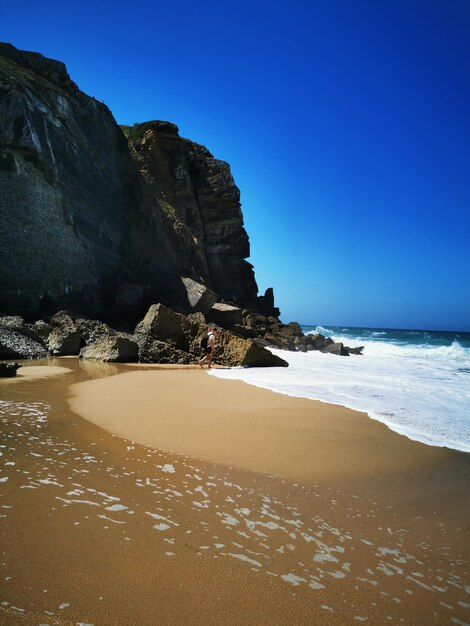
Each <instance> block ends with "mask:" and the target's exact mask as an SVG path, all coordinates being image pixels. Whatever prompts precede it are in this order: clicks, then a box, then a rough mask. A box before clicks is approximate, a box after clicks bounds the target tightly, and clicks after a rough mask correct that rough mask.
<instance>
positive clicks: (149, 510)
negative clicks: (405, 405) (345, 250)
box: [0, 357, 469, 626]
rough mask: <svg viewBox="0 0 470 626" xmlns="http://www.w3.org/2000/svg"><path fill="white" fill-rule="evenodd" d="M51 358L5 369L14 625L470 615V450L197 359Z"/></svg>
mask: <svg viewBox="0 0 470 626" xmlns="http://www.w3.org/2000/svg"><path fill="white" fill-rule="evenodd" d="M47 363H48V365H47V366H45V367H44V366H43V365H37V364H36V365H34V366H32V367H30V366H26V367H23V368H21V370H20V371H19V372H18V377H17V378H16V379H11V380H8V381H2V382H0V387H1V395H2V403H1V404H0V410H1V412H2V414H1V420H0V427H1V429H2V437H1V439H2V441H4V442H6V445H5V447H3V448H1V451H2V457H1V465H2V472H1V473H0V480H2V490H1V495H0V511H1V516H0V529H1V533H2V552H3V554H2V562H1V565H0V569H1V570H2V572H1V573H2V575H1V577H0V579H1V582H0V587H1V596H2V602H1V604H0V612H1V617H0V621H1V622H2V624H6V625H7V624H28V625H29V624H31V625H33V624H34V625H37V624H51V625H52V624H59V623H60V624H77V623H85V624H94V625H95V626H109V625H110V624H116V625H117V624H155V623H158V624H162V625H170V624H175V623H177V624H183V623H185V624H201V625H202V624H241V623H243V624H250V625H253V626H254V625H255V624H275V625H279V626H280V625H281V624H283V625H284V624H320V625H321V624H324V625H330V624H333V623H334V624H340V625H341V624H352V623H354V624H355V623H372V624H386V623H391V624H399V623H404V624H413V625H416V626H420V625H423V626H425V625H426V626H428V625H437V624H443V623H457V624H458V623H465V622H467V621H468V604H469V593H468V592H469V589H468V586H466V585H468V562H467V558H468V552H469V551H468V548H469V546H468V533H467V532H466V528H465V524H466V523H467V520H468V516H469V510H468V498H467V497H466V496H467V495H468V479H469V475H468V474H469V464H468V456H467V455H464V454H459V453H455V452H452V451H448V450H444V449H437V448H428V447H426V446H424V445H422V444H419V443H416V442H412V441H409V440H407V439H405V438H404V437H400V436H399V435H397V434H395V433H392V432H391V431H389V430H388V429H387V428H386V427H385V426H384V425H382V424H379V423H377V422H373V421H372V420H369V419H368V418H367V417H366V416H365V415H363V414H360V413H355V412H353V411H349V410H346V409H342V408H340V407H335V406H329V405H325V404H323V403H319V402H311V401H306V400H298V401H297V400H295V399H293V398H288V397H284V396H280V395H277V394H273V393H270V392H267V391H264V390H261V389H256V388H251V387H248V386H247V385H244V384H243V383H236V382H225V381H220V380H217V379H214V378H213V377H210V376H207V375H206V374H205V373H203V372H201V371H200V370H198V369H197V370H196V369H194V370H185V371H181V369H180V370H179V371H171V370H163V371H162V370H161V369H157V366H152V368H151V369H146V366H143V365H135V366H124V365H119V364H106V363H98V362H95V361H85V360H78V359H76V358H73V357H72V358H61V359H51V360H49V361H48V362H47ZM136 368H139V373H137V372H136ZM28 371H29V372H31V373H30V374H29V373H28ZM48 375H49V376H48ZM38 376H46V377H45V378H41V379H38ZM47 376H48V377H47ZM90 378H93V379H94V380H90ZM182 378H184V389H185V394H184V396H183V394H182V391H183V387H182ZM136 382H137V383H138V384H139V385H140V386H139V387H138V388H137V387H136V386H135V383H136ZM75 383H79V384H75ZM71 385H73V386H71ZM70 397H72V402H73V405H74V406H75V407H76V408H77V409H78V407H79V406H81V408H80V409H79V410H80V411H83V412H86V413H88V414H89V415H90V417H92V416H93V419H95V420H96V421H97V422H99V423H101V425H102V426H105V427H106V428H108V429H109V430H110V431H113V430H114V429H115V428H116V427H119V425H120V424H122V425H125V426H126V428H130V431H129V432H128V436H129V437H130V438H131V439H128V440H125V439H121V438H119V437H115V436H114V437H113V436H112V435H111V434H109V433H108V432H106V431H104V430H102V429H101V428H99V427H98V426H96V425H93V424H92V423H90V422H88V421H86V420H84V419H82V418H80V417H78V416H77V414H75V413H73V412H72V411H71V410H70V408H69V406H68V402H67V399H68V398H70ZM208 397H212V398H213V402H212V404H209V405H208V404H207V398H208ZM123 398H125V399H126V400H127V402H128V404H127V405H124V404H122V403H121V400H122V399H123ZM132 398H135V402H133V401H132ZM184 398H186V401H187V409H186V411H185V412H183V413H182V412H181V406H182V402H183V401H184ZM99 399H101V400H102V404H101V405H100V403H98V404H95V401H96V400H99ZM113 403H114V404H113ZM195 406H196V407H203V406H204V407H205V409H204V411H203V410H195V408H194V407H195ZM207 407H210V410H208V409H207ZM225 407H231V408H230V410H229V411H227V410H226V408H225ZM104 408H105V409H106V411H107V413H104V412H103V409H104ZM267 416H269V417H267ZM201 420H202V422H201ZM199 423H202V425H203V427H204V428H202V429H201V430H200V429H198V428H197V425H198V424H199ZM145 424H146V427H147V428H148V429H150V428H153V433H154V435H153V436H154V439H153V441H152V443H154V444H155V445H156V446H157V447H156V448H155V447H144V446H141V445H140V444H137V443H136V442H135V441H133V440H132V439H133V438H134V437H135V436H136V431H134V434H133V433H132V432H131V431H132V429H133V428H134V427H135V428H140V427H144V426H145ZM185 429H186V431H187V432H186V433H185ZM149 432H150V431H149ZM172 432H173V434H174V435H175V439H174V442H175V446H179V445H180V443H181V444H183V445H184V442H185V441H188V442H189V444H190V445H191V446H193V447H192V449H191V456H183V455H179V454H176V453H175V452H174V451H173V452H171V451H164V450H162V449H158V448H163V447H167V446H170V445H172V444H171V442H170V441H168V440H165V439H166V437H167V435H171V433H172ZM226 432H232V433H233V434H234V435H236V436H234V437H228V438H227V437H224V433H226ZM165 433H167V434H165ZM263 433H264V434H263ZM267 437H269V438H270V439H269V445H266V442H267V441H268V439H267ZM219 438H222V440H223V441H225V442H226V444H227V447H225V448H223V449H220V450H219V449H216V448H217V446H216V442H217V441H218V439H219ZM276 442H277V443H276ZM285 442H287V444H288V447H289V449H288V450H286V454H283V449H284V444H285ZM289 442H290V443H289ZM211 445H212V446H215V447H214V448H213V450H212V451H211ZM291 445H295V446H296V448H297V453H296V454H292V453H291V449H290V446H291ZM246 448H248V449H249V451H250V454H249V455H248V456H245V449H246ZM178 450H179V451H180V452H181V451H184V448H176V452H177V451H178ZM185 453H186V454H188V451H187V450H186V452H185ZM213 454H216V455H217V456H215V457H213ZM192 455H195V456H192ZM198 456H204V457H205V460H202V459H201V458H195V457H198ZM215 458H217V460H218V462H217V463H214V459H215ZM274 471H275V472H276V474H274V473H273V472H274ZM452 620H454V621H452ZM458 620H460V622H459V621H458Z"/></svg>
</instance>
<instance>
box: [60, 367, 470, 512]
mask: <svg viewBox="0 0 470 626" xmlns="http://www.w3.org/2000/svg"><path fill="white" fill-rule="evenodd" d="M132 370H133V371H132ZM157 372H158V378H156V375H157ZM69 391H70V395H69V397H68V402H69V405H70V407H71V408H72V410H73V411H74V412H75V413H77V414H78V415H80V416H81V417H83V418H85V419H87V420H89V421H91V422H93V423H94V424H96V425H97V426H99V427H101V428H104V429H105V430H107V431H108V432H111V433H112V434H115V435H118V436H120V437H123V438H124V439H127V440H129V441H132V442H139V443H141V444H144V445H147V446H150V447H153V448H156V449H159V450H167V451H171V452H174V453H176V454H181V455H186V456H190V457H193V458H198V459H203V460H206V461H209V462H215V463H221V464H223V465H225V466H229V467H238V468H240V469H246V470H251V471H257V472H262V473H265V474H268V475H277V476H280V477H281V478H285V479H289V480H294V481H295V480H297V481H299V480H300V481H303V482H305V483H309V484H312V483H317V482H319V481H328V482H330V483H335V484H346V483H348V484H354V485H355V488H356V490H368V491H369V492H371V493H372V492H373V493H377V494H380V492H381V491H383V489H388V490H389V491H390V490H391V493H394V494H395V499H396V501H397V502H398V501H399V500H407V499H408V498H407V496H406V497H405V498H401V494H400V492H399V491H398V490H397V489H396V488H393V485H392V484H391V483H393V481H394V480H398V479H399V477H401V478H400V481H401V482H403V481H407V482H408V483H409V486H408V490H411V489H413V490H414V492H415V493H417V492H418V491H421V492H424V491H426V492H427V493H428V494H429V496H431V495H433V497H437V498H439V497H440V489H439V481H438V482H437V483H434V484H431V483H430V481H429V480H428V476H429V474H430V473H433V472H436V473H437V472H440V471H441V469H440V468H446V470H445V471H446V472H450V474H451V475H452V476H453V478H452V482H453V484H454V485H460V487H461V488H462V487H463V486H464V485H465V484H466V482H465V481H466V480H468V481H469V483H468V484H470V463H469V461H470V457H468V455H467V454H466V453H464V452H459V451H456V450H452V449H448V448H438V447H431V446H428V445H426V444H423V443H420V442H416V441H414V440H411V439H408V438H407V437H405V436H403V435H401V434H398V433H396V432H394V431H393V430H391V429H390V428H389V427H388V426H387V425H385V424H383V423H382V422H380V421H378V420H374V419H373V418H371V417H369V415H368V414H367V413H362V412H358V411H354V410H352V409H349V408H347V407H343V406H341V405H335V404H329V403H325V402H321V401H316V400H311V399H307V398H296V397H292V396H287V395H284V394H280V393H276V392H273V391H270V390H267V389H263V388H259V387H256V386H253V385H250V384H247V383H245V382H241V381H232V380H230V381H226V380H222V379H220V378H217V377H216V376H209V375H207V371H204V372H202V371H200V369H199V368H192V367H185V368H183V369H179V371H175V368H167V367H165V366H158V367H155V366H151V367H148V366H135V365H134V366H133V367H132V368H131V371H125V372H122V373H119V374H117V375H116V376H113V377H109V378H100V379H99V380H98V379H95V380H89V381H86V382H83V383H79V384H78V385H73V386H72V387H71V388H70V390H69ZM143 399H145V400H144V401H141V400H143ZM130 415H132V419H129V417H128V416H130ZM408 490H407V493H408ZM450 491H451V493H450V494H448V496H447V497H446V498H445V500H446V503H447V506H448V505H449V502H450V500H451V499H452V497H453V492H454V490H452V489H451V490H450ZM456 491H457V492H458V489H457V490H456ZM454 497H455V502H454V503H453V508H455V509H456V510H458V509H459V508H460V506H461V505H460V503H459V501H458V500H459V498H458V495H457V494H455V496H454ZM469 513H470V510H469Z"/></svg>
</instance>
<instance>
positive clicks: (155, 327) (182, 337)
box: [135, 304, 197, 352]
mask: <svg viewBox="0 0 470 626" xmlns="http://www.w3.org/2000/svg"><path fill="white" fill-rule="evenodd" d="M195 330H197V323H195V322H194V321H191V320H189V319H188V318H186V317H185V316H184V315H181V314H180V313H176V312H175V311H173V310H172V309H170V308H169V307H167V306H165V305H164V304H152V306H151V307H150V308H149V310H148V311H147V314H146V316H145V317H144V319H143V320H142V321H141V322H139V324H137V326H136V328H135V334H136V335H138V334H142V335H151V336H152V337H153V338H154V339H159V340H160V341H163V342H165V343H167V342H168V341H171V342H172V344H173V345H174V347H175V348H177V349H179V350H182V351H183V352H188V351H189V349H190V345H191V341H192V339H193V332H194V331H195Z"/></svg>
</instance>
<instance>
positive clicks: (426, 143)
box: [0, 0, 470, 330]
mask: <svg viewBox="0 0 470 626" xmlns="http://www.w3.org/2000/svg"><path fill="white" fill-rule="evenodd" d="M0 39H1V40H3V41H9V42H11V43H13V45H15V46H16V47H18V48H21V49H27V50H35V51H39V52H41V53H43V54H44V55H46V56H49V57H52V58H57V59H60V60H62V61H64V62H65V63H66V65H67V67H68V70H69V73H70V75H71V77H72V79H73V80H74V81H75V82H76V83H77V84H78V85H79V86H80V88H81V89H82V90H83V91H85V92H86V93H88V94H90V95H94V96H95V97H97V98H98V99H100V100H104V101H105V102H106V103H107V104H108V106H109V107H110V108H111V110H112V111H113V113H114V116H115V117H116V119H117V121H118V122H119V123H125V124H132V123H134V122H137V121H138V122H142V121H145V120H149V119H162V120H170V121H172V122H174V123H176V124H177V125H178V126H179V128H180V133H181V134H182V135H183V136H186V137H188V138H190V139H192V140H194V141H198V142H200V143H202V144H204V145H206V146H207V147H208V148H209V150H211V152H212V153H213V154H214V155H215V156H216V157H218V158H221V159H224V160H226V161H228V162H229V163H230V164H231V167H232V172H233V174H234V177H235V181H236V183H237V184H238V186H239V187H240V189H241V199H242V209H243V213H244V217H245V226H246V229H247V231H248V234H249V236H250V240H251V252H252V256H251V258H250V261H251V262H252V263H253V264H254V266H255V272H256V278H257V282H258V285H259V288H260V292H264V289H265V288H266V287H269V286H273V287H274V291H275V296H276V301H277V304H278V306H279V307H280V308H281V313H282V316H281V317H282V319H283V321H286V322H287V321H290V320H292V319H295V320H298V321H300V322H302V323H315V324H316V323H322V324H340V325H341V324H344V325H355V326H376V327H378V326H385V327H395V328H397V327H401V328H404V327H407V328H439V329H459V330H470V2H469V1H468V0H439V1H433V0H420V1H417V0H350V1H346V0H311V1H295V0H293V1H292V2H291V3H287V2H285V0H284V1H283V2H277V1H272V0H270V1H267V0H266V1H257V0H251V1H248V0H246V1H245V0H233V1H230V2H229V1H224V0H219V1H204V0H200V1H198V2H194V1H191V0H184V1H178V0H167V1H165V2H163V1H158V0H155V1H153V2H151V1H141V2H139V1H134V2H119V1H118V0H117V1H114V2H110V1H106V0H105V1H101V0H100V1H97V0H95V1H94V2H90V1H89V0H82V1H81V2H68V1H62V0H34V1H32V0H23V1H22V2H12V1H11V0H0Z"/></svg>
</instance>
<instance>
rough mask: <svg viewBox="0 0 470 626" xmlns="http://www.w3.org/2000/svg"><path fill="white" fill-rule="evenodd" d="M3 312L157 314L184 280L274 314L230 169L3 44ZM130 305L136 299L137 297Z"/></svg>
mask: <svg viewBox="0 0 470 626" xmlns="http://www.w3.org/2000/svg"><path fill="white" fill-rule="evenodd" d="M0 211H1V220H0V311H2V312H3V313H6V314H10V313H11V314H16V315H22V316H24V317H25V318H29V319H32V318H35V319H36V318H38V317H40V316H42V315H48V314H50V313H53V312H55V311H56V310H58V309H61V308H72V309H77V310H80V311H82V312H83V313H86V314H88V315H93V316H96V317H104V318H110V317H111V318H112V316H113V315H119V313H120V312H121V313H122V310H123V309H122V306H121V308H119V307H120V304H121V305H122V303H123V302H124V303H126V302H127V303H128V302H131V304H135V305H136V306H137V308H138V309H140V312H141V311H142V310H145V307H146V306H148V305H149V304H150V303H154V302H162V303H165V304H168V305H170V306H172V307H173V308H175V309H177V310H181V311H182V312H184V309H185V306H186V302H187V301H186V300H185V294H184V293H182V290H181V284H182V283H181V280H180V279H181V277H189V278H192V279H194V280H196V281H198V282H200V283H203V284H204V285H206V286H207V287H208V288H210V289H211V290H212V291H214V292H216V294H217V295H218V299H219V301H220V302H224V301H225V302H231V303H234V304H235V305H237V306H239V307H243V308H249V309H252V310H253V311H255V312H263V313H264V314H266V315H272V314H276V313H278V311H277V310H276V309H274V302H273V298H272V291H268V292H267V294H266V295H265V296H263V297H260V298H258V296H257V291H258V289H257V285H256V281H255V278H254V272H253V268H252V266H251V264H250V263H248V262H247V261H246V258H247V257H248V256H249V254H250V248H249V240H248V236H247V233H246V231H245V229H244V227H243V216H242V213H241V208H240V192H239V190H238V188H237V186H236V185H235V182H234V180H233V177H232V175H231V172H230V167H229V165H228V164H227V163H225V162H223V161H219V160H217V159H215V158H214V157H213V156H212V155H211V154H210V152H209V151H208V150H207V149H206V148H205V147H203V146H201V145H199V144H196V143H193V142H191V141H189V140H187V139H183V138H181V137H180V136H179V133H178V128H177V127H176V126H175V125H173V124H170V123H168V122H160V121H152V122H146V123H144V124H136V125H134V126H132V127H123V128H122V129H121V128H120V127H119V126H118V124H117V123H116V121H115V120H114V118H113V116H112V114H111V112H110V110H109V109H108V108H107V107H106V105H104V104H103V103H101V102H99V101H97V100H96V99H95V98H93V97H90V96H87V95H86V94H84V93H83V92H82V91H80V89H79V88H78V87H77V85H75V83H73V82H72V80H71V79H70V77H69V75H68V73H67V70H66V67H65V65H64V64H63V63H61V62H59V61H54V60H51V59H46V58H45V57H43V56H42V55H41V54H37V53H32V52H23V51H19V50H17V49H16V48H14V47H13V46H11V45H9V44H0ZM129 294H131V295H130V296H129Z"/></svg>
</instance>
